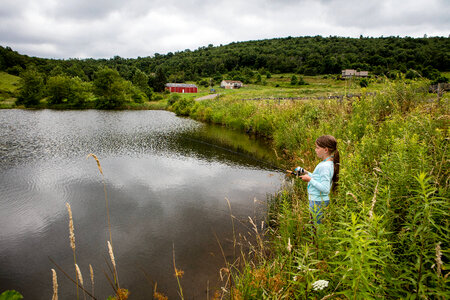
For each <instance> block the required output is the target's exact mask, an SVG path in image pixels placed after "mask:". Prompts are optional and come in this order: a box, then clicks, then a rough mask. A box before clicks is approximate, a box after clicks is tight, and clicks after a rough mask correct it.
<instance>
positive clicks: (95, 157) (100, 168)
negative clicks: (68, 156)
mask: <svg viewBox="0 0 450 300" xmlns="http://www.w3.org/2000/svg"><path fill="white" fill-rule="evenodd" d="M91 156H92V157H93V158H94V159H95V161H96V162H97V167H98V170H99V171H100V173H101V174H102V175H103V170H102V166H101V165H100V161H99V160H98V158H97V155H95V154H94V153H89V154H88V155H87V156H86V159H88V158H89V157H91Z"/></svg>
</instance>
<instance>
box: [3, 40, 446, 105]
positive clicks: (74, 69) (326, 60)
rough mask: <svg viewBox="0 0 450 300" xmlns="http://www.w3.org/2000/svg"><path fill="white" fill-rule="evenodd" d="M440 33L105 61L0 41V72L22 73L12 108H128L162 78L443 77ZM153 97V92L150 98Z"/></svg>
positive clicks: (259, 44) (257, 44)
mask: <svg viewBox="0 0 450 300" xmlns="http://www.w3.org/2000/svg"><path fill="white" fill-rule="evenodd" d="M448 49H450V43H449V38H446V37H427V38H425V37H424V38H411V37H378V38H372V37H363V36H361V37H360V38H344V37H331V36H330V37H321V36H314V37H286V38H276V39H267V40H256V41H246V42H234V43H230V44H228V45H219V46H214V45H212V44H210V45H208V46H205V47H199V48H198V49H196V50H189V49H186V50H184V51H178V52H175V53H172V52H169V53H167V54H159V53H155V54H154V55H152V56H147V57H137V58H122V57H120V56H114V57H113V58H110V59H92V58H89V59H48V58H38V57H29V56H27V55H22V54H19V53H17V52H16V51H14V50H13V49H11V48H10V47H7V46H6V47H2V46H0V71H3V72H6V73H8V74H11V75H16V76H20V77H21V78H22V81H21V82H22V84H21V88H20V89H19V92H18V94H17V95H13V96H15V97H16V98H17V104H18V105H25V106H36V105H39V101H40V100H41V99H43V98H47V100H48V101H47V104H48V105H49V106H52V105H53V106H55V105H65V107H77V108H80V107H96V108H104V109H110V108H126V104H127V103H143V102H145V101H149V100H158V98H159V97H158V96H156V95H155V94H154V93H155V92H156V93H158V92H163V91H164V84H165V83H167V82H188V81H189V82H195V83H197V84H199V85H204V86H208V85H213V84H214V83H218V82H220V81H221V80H222V79H233V80H241V81H242V82H244V83H257V84H258V83H259V82H261V76H264V75H265V76H268V77H270V76H271V74H280V73H294V74H298V75H307V76H313V75H325V74H334V75H336V77H337V78H339V74H340V73H341V70H342V69H346V68H352V69H356V70H366V71H369V72H370V74H371V75H373V76H386V77H387V78H390V79H395V78H397V77H399V76H403V77H405V78H407V79H414V78H420V77H424V78H428V79H430V80H431V82H432V83H438V82H447V81H448V78H446V77H445V76H443V75H442V74H441V72H448V71H450V58H449V52H448ZM155 96H156V97H155Z"/></svg>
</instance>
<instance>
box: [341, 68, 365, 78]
mask: <svg viewBox="0 0 450 300" xmlns="http://www.w3.org/2000/svg"><path fill="white" fill-rule="evenodd" d="M368 76H369V71H360V72H358V71H356V70H353V69H345V70H342V78H351V77H368Z"/></svg>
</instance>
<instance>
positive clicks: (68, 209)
mask: <svg viewBox="0 0 450 300" xmlns="http://www.w3.org/2000/svg"><path fill="white" fill-rule="evenodd" d="M66 207H67V211H68V212H69V233H70V234H69V238H70V248H72V250H73V251H75V233H74V228H73V218H72V208H71V207H70V204H69V203H66Z"/></svg>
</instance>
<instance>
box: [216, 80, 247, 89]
mask: <svg viewBox="0 0 450 300" xmlns="http://www.w3.org/2000/svg"><path fill="white" fill-rule="evenodd" d="M242 86H243V84H242V82H241V81H237V80H222V82H221V83H220V87H221V88H224V89H238V88H241V87H242Z"/></svg>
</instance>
